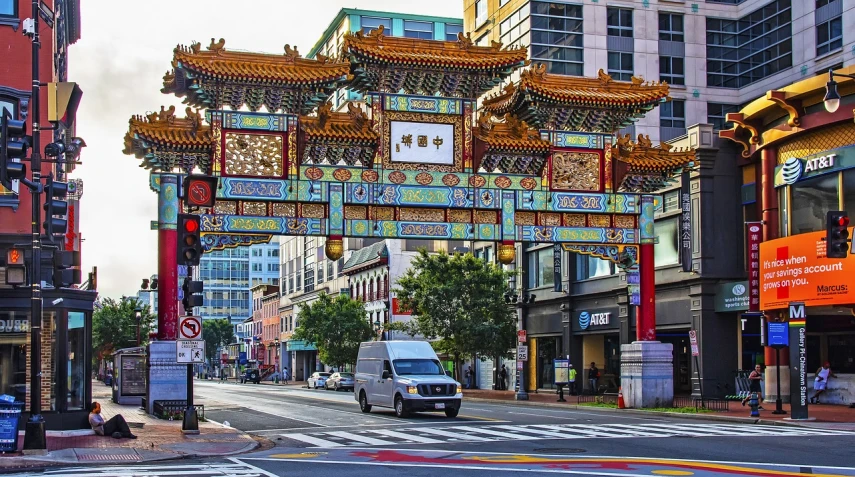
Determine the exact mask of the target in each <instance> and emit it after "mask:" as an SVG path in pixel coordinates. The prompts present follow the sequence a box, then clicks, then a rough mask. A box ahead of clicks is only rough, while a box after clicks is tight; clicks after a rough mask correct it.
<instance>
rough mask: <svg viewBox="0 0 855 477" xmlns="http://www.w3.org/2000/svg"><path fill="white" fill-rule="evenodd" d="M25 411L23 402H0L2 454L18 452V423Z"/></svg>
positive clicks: (0, 449)
mask: <svg viewBox="0 0 855 477" xmlns="http://www.w3.org/2000/svg"><path fill="white" fill-rule="evenodd" d="M23 410H24V403H22V402H6V401H2V400H0V452H16V451H17V450H18V422H19V421H20V420H21V411H23Z"/></svg>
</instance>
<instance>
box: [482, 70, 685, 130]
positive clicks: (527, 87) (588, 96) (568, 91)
mask: <svg viewBox="0 0 855 477" xmlns="http://www.w3.org/2000/svg"><path fill="white" fill-rule="evenodd" d="M668 91H669V88H668V84H667V83H656V82H644V80H642V79H641V78H636V77H633V78H632V81H628V82H627V81H615V80H614V79H612V77H611V76H609V75H608V74H606V73H605V72H604V71H603V70H600V71H599V74H598V76H597V78H580V77H574V76H566V75H557V74H550V73H547V72H546V66H545V65H542V64H540V65H536V66H534V67H532V68H530V69H528V70H526V71H524V72H523V73H522V75H521V76H520V80H519V82H517V83H516V84H510V85H508V86H506V87H505V88H504V90H503V91H501V92H500V93H498V94H495V95H492V96H490V97H487V98H486V99H484V101H483V103H482V108H483V109H484V110H485V111H490V112H492V113H494V114H505V113H508V112H512V113H515V114H517V115H518V116H519V117H520V118H521V119H524V120H526V121H528V122H529V123H530V124H532V125H534V126H536V127H539V128H547V127H548V128H551V129H564V128H567V129H573V130H578V131H589V132H614V131H616V130H618V129H620V128H621V127H624V126H625V125H627V124H628V123H630V122H631V120H632V119H634V118H637V117H641V116H643V115H644V113H646V112H647V111H650V110H651V109H653V108H654V107H655V106H656V105H657V104H658V103H660V102H662V101H665V100H667V99H668Z"/></svg>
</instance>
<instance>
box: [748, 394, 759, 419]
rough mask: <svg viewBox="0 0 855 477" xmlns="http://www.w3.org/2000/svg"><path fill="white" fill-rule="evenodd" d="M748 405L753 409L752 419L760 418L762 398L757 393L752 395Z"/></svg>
mask: <svg viewBox="0 0 855 477" xmlns="http://www.w3.org/2000/svg"><path fill="white" fill-rule="evenodd" d="M748 405H749V406H750V407H751V417H760V398H759V397H758V396H757V393H751V399H749V400H748Z"/></svg>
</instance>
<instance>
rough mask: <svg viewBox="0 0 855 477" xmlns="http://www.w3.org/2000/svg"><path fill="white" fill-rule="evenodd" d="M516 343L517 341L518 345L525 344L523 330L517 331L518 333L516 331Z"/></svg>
mask: <svg viewBox="0 0 855 477" xmlns="http://www.w3.org/2000/svg"><path fill="white" fill-rule="evenodd" d="M517 341H519V342H520V343H525V342H526V339H525V330H519V331H517Z"/></svg>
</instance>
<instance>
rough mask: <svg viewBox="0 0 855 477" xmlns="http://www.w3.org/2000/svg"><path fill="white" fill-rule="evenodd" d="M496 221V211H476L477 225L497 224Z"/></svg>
mask: <svg viewBox="0 0 855 477" xmlns="http://www.w3.org/2000/svg"><path fill="white" fill-rule="evenodd" d="M496 222H497V220H496V211H495V210H476V211H475V223H476V224H495V223H496Z"/></svg>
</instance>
